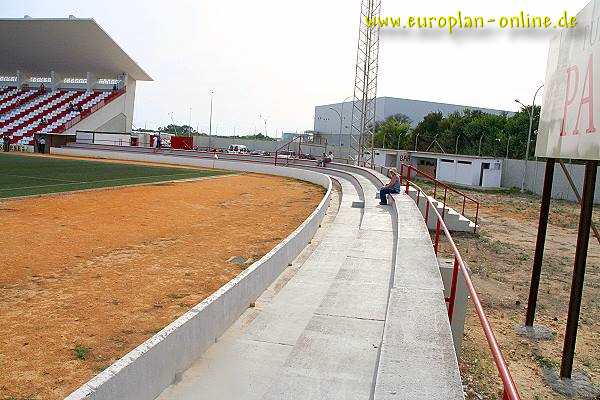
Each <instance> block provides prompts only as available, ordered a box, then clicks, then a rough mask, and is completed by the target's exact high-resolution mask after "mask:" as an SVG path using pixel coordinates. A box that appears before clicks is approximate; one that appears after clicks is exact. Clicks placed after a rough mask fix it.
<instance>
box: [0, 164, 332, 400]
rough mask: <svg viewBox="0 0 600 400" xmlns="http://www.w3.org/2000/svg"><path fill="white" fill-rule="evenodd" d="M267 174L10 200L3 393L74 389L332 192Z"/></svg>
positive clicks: (4, 216) (1, 214) (3, 215)
mask: <svg viewBox="0 0 600 400" xmlns="http://www.w3.org/2000/svg"><path fill="white" fill-rule="evenodd" d="M322 195H323V189H322V188H320V187H317V186H314V185H311V184H307V183H304V182H299V181H295V180H291V179H284V178H279V177H272V176H261V175H253V174H247V175H235V176H221V177H215V178H211V179H205V180H199V181H194V182H180V183H162V184H154V185H150V186H139V187H128V188H121V189H113V190H105V191H104V190H103V191H93V192H82V193H76V194H64V195H57V196H49V197H40V198H29V199H21V200H12V201H11V200H7V201H1V202H0V220H1V221H2V223H1V224H0V248H1V249H2V251H0V289H1V290H0V399H3V400H4V399H62V398H63V397H64V396H66V395H67V394H69V393H70V392H71V391H72V390H74V389H75V388H77V387H78V386H80V385H81V384H82V383H84V382H85V381H87V380H88V379H89V378H91V377H92V376H94V375H95V374H97V373H98V372H100V371H102V370H103V369H105V368H106V367H107V366H109V365H110V364H111V363H113V362H114V361H115V360H117V359H118V358H120V357H121V356H123V355H124V354H126V353H127V352H128V351H130V350H132V349H133V348H134V347H136V346H137V345H139V344H140V343H142V342H143V341H144V340H146V339H148V338H149V337H150V336H152V335H153V334H154V333H156V332H158V331H159V330H160V329H162V328H163V327H164V326H166V325H167V324H168V323H170V322H171V321H173V320H174V319H175V318H177V317H178V316H180V315H181V314H183V313H184V312H186V311H187V310H188V309H189V308H191V307H192V306H193V305H195V304H197V303H199V302H200V301H202V300H203V299H204V298H206V297H207V296H209V295H210V294H211V293H213V292H214V291H215V290H216V289H218V288H219V287H221V286H222V285H223V284H225V283H226V282H228V281H229V280H230V279H232V278H233V277H235V276H236V275H237V274H238V273H239V272H240V271H241V270H242V269H243V268H244V267H240V266H237V265H233V264H230V263H228V262H227V260H228V259H229V258H230V257H233V256H242V257H245V258H253V259H258V258H260V257H261V256H262V255H264V254H266V253H267V252H268V251H270V250H271V249H272V248H273V247H274V246H275V245H276V244H277V243H279V242H280V241H281V240H282V239H283V238H285V237H286V236H287V235H289V234H290V233H291V232H292V231H293V230H294V229H296V228H297V227H298V225H300V223H302V221H304V220H305V219H306V218H307V217H308V215H309V214H310V213H311V212H312V211H313V210H314V208H315V207H316V205H317V204H318V203H319V202H320V200H321V198H322Z"/></svg>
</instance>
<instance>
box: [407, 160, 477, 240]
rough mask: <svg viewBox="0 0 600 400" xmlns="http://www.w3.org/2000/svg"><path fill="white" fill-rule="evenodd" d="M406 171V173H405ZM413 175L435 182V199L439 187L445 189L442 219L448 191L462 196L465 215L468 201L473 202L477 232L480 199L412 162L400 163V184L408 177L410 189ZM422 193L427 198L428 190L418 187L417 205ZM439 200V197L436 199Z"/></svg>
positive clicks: (427, 210) (463, 213)
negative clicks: (420, 169)
mask: <svg viewBox="0 0 600 400" xmlns="http://www.w3.org/2000/svg"><path fill="white" fill-rule="evenodd" d="M405 171H406V174H405ZM413 175H416V176H417V177H419V176H420V177H423V178H425V179H426V180H428V181H430V182H432V183H433V196H432V197H433V198H434V199H435V196H436V195H437V194H438V187H440V188H441V189H444V199H443V204H444V207H443V208H442V220H443V219H444V217H445V216H446V204H447V201H448V192H452V193H454V194H456V195H458V196H460V197H462V212H461V215H463V216H465V217H466V215H465V211H466V210H465V208H466V205H467V201H469V203H470V204H472V205H473V206H474V207H475V218H474V221H473V224H474V225H475V226H474V227H473V233H475V232H477V221H478V220H479V201H477V200H475V199H474V198H472V197H470V196H469V195H467V194H465V193H463V192H461V191H460V190H457V189H455V188H453V187H452V186H449V185H447V184H445V183H443V182H440V181H439V180H437V179H436V178H435V177H433V176H431V175H429V174H427V173H425V172H423V171H419V170H418V169H416V168H415V167H413V166H412V165H410V164H408V165H407V164H404V163H400V185H403V179H404V178H405V177H406V189H407V190H408V187H409V184H408V182H409V180H410V179H411V178H412V176H413ZM421 193H423V195H424V197H426V198H427V194H426V192H424V191H422V190H421V189H420V188H419V189H418V192H417V205H419V199H420V196H421ZM436 200H437V199H436ZM425 213H426V215H428V214H429V205H427V208H426V210H425Z"/></svg>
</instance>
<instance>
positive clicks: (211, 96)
mask: <svg viewBox="0 0 600 400" xmlns="http://www.w3.org/2000/svg"><path fill="white" fill-rule="evenodd" d="M208 94H209V95H210V118H209V119H208V151H210V149H211V139H212V114H213V97H214V95H215V91H214V90H213V89H211V90H210V92H208Z"/></svg>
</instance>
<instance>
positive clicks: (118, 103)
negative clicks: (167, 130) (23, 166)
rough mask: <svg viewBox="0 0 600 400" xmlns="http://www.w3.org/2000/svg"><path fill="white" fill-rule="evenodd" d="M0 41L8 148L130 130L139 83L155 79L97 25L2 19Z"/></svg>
mask: <svg viewBox="0 0 600 400" xmlns="http://www.w3.org/2000/svg"><path fill="white" fill-rule="evenodd" d="M0 37H1V38H2V46H0V136H3V137H4V136H8V137H9V140H10V144H11V147H17V148H19V149H21V150H24V151H33V150H34V144H35V142H36V140H38V139H40V138H43V139H44V140H45V141H46V143H48V145H49V146H46V149H48V148H49V147H50V146H52V145H61V144H63V143H66V142H68V141H71V140H72V139H71V140H69V138H73V139H74V137H75V133H76V131H77V130H86V131H96V130H98V131H103V132H131V128H132V121H133V109H134V102H135V89H136V82H137V81H151V80H152V78H151V77H150V76H149V75H148V74H147V73H146V72H144V70H142V68H140V67H139V66H138V65H137V64H136V62H135V61H133V60H132V59H131V57H129V56H128V55H127V54H126V53H125V52H124V51H123V49H121V47H120V46H119V45H118V44H117V43H116V42H115V41H114V40H113V39H112V38H111V37H110V36H109V35H108V34H107V33H106V32H105V31H104V30H103V29H102V28H101V27H100V25H98V24H97V23H96V21H94V20H93V19H80V18H75V17H73V16H69V18H63V19H37V18H35V19H34V18H30V17H27V16H26V17H25V18H20V19H0ZM73 38H77V40H73Z"/></svg>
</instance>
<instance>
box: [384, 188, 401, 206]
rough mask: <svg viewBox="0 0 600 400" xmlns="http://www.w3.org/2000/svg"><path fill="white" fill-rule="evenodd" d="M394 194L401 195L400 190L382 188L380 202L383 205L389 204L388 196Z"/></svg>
mask: <svg viewBox="0 0 600 400" xmlns="http://www.w3.org/2000/svg"><path fill="white" fill-rule="evenodd" d="M392 193H400V192H399V191H398V190H396V189H394V188H385V187H384V188H381V189H380V190H379V202H380V203H381V204H387V195H388V194H392Z"/></svg>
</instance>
